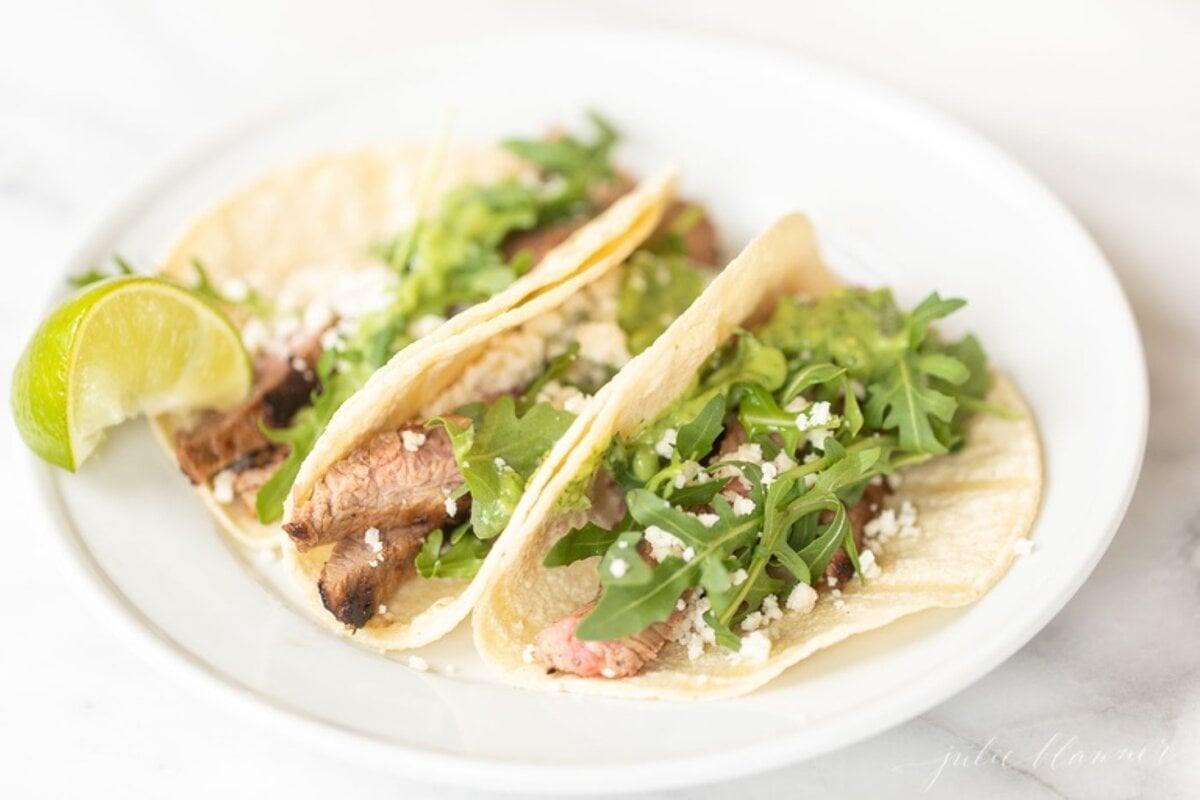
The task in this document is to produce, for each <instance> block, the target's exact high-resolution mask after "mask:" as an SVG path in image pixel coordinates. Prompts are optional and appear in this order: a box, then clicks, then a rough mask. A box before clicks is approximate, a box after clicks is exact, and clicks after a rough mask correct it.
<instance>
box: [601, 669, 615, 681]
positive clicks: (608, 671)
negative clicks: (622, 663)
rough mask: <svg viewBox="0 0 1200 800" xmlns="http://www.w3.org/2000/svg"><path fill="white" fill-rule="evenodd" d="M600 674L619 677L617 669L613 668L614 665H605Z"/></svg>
mask: <svg viewBox="0 0 1200 800" xmlns="http://www.w3.org/2000/svg"><path fill="white" fill-rule="evenodd" d="M600 674H601V675H602V676H603V677H605V678H615V677H617V671H616V670H615V669H613V668H612V667H604V668H603V669H601V670H600Z"/></svg>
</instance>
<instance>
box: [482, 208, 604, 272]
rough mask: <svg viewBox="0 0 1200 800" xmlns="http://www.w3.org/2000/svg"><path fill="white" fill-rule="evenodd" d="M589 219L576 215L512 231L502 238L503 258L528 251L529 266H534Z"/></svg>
mask: <svg viewBox="0 0 1200 800" xmlns="http://www.w3.org/2000/svg"><path fill="white" fill-rule="evenodd" d="M589 221H590V220H589V219H588V218H587V217H576V218H574V219H568V220H565V221H563V222H556V223H554V224H553V225H546V226H543V227H541V228H534V229H533V230H529V231H514V232H513V233H510V234H509V235H508V236H507V237H505V239H504V245H503V249H504V258H505V259H506V260H508V261H512V260H513V259H514V258H516V257H517V255H518V254H520V253H528V254H529V255H530V256H531V258H532V264H531V267H536V266H537V265H538V263H539V262H541V260H542V259H543V258H545V257H546V254H547V253H549V252H550V251H551V250H553V249H554V248H556V247H558V246H559V245H560V244H562V243H563V242H565V241H566V240H567V239H570V238H571V234H573V233H575V231H577V230H579V229H580V228H582V227H583V226H584V225H586V224H587V223H588V222H589Z"/></svg>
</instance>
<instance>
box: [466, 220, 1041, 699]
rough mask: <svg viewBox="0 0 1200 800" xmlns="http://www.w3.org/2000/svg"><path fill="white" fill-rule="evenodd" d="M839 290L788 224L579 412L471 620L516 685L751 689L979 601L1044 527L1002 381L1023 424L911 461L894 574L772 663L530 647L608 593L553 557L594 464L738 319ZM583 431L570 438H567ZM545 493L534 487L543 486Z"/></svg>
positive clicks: (1022, 429)
mask: <svg viewBox="0 0 1200 800" xmlns="http://www.w3.org/2000/svg"><path fill="white" fill-rule="evenodd" d="M837 285H838V282H837V280H836V279H835V278H834V277H833V276H832V275H831V274H830V273H829V271H828V270H827V269H826V268H825V267H824V266H823V264H822V263H821V260H820V257H819V255H818V252H817V248H816V244H815V241H814V238H813V234H812V230H811V227H810V225H809V223H808V221H807V219H806V218H805V217H803V216H802V215H800V214H792V215H790V216H787V217H784V218H783V219H781V220H780V221H778V222H777V223H775V225H773V226H772V227H771V228H770V229H769V230H767V231H766V232H765V233H764V234H763V235H762V236H760V237H759V238H758V239H757V240H755V241H754V242H752V243H751V244H750V245H749V246H748V247H747V248H746V249H745V250H744V251H743V252H742V254H741V255H740V256H738V258H737V259H735V260H734V261H733V262H732V263H731V264H730V265H729V266H728V267H726V268H725V269H724V270H723V271H722V273H721V274H720V275H719V276H718V277H717V278H716V279H715V280H714V281H713V282H712V283H711V284H710V285H709V287H708V288H707V289H706V290H705V292H704V293H703V294H702V295H701V296H700V297H699V298H698V299H697V300H696V301H695V302H694V303H693V305H692V306H691V307H690V308H689V309H688V310H687V311H686V312H685V313H684V314H683V315H681V316H680V317H678V318H677V319H676V321H675V322H674V323H673V324H672V325H671V327H670V328H668V330H667V331H666V332H665V333H664V334H663V335H662V336H660V337H659V339H658V340H657V341H656V342H655V344H654V345H652V346H651V347H650V348H648V349H647V350H645V351H643V352H642V353H641V354H639V355H638V356H637V357H636V358H635V359H633V360H632V361H631V362H630V363H629V364H628V365H627V366H626V367H625V368H624V369H623V370H622V371H621V373H620V374H619V375H618V376H617V377H616V378H614V379H613V380H612V381H611V382H610V383H609V384H608V385H607V386H605V387H604V389H603V390H601V392H600V393H599V394H597V396H596V402H595V403H594V404H593V405H592V406H591V407H590V409H589V410H588V412H586V413H585V414H584V415H582V416H580V417H579V418H578V419H576V420H575V423H574V427H575V428H576V430H575V431H574V433H573V434H572V433H570V432H569V433H568V434H567V436H565V437H564V440H563V441H562V442H560V445H561V447H560V448H559V449H560V450H564V451H565V450H566V448H568V447H569V448H571V449H570V452H558V453H552V454H551V456H550V459H551V460H556V461H557V463H558V465H559V466H558V467H557V469H556V470H555V471H554V473H553V474H552V475H551V474H548V475H546V476H545V477H546V478H547V483H546V485H545V486H543V487H540V488H538V489H537V497H536V503H535V504H534V507H533V508H531V509H530V511H529V514H528V520H529V524H527V525H526V527H525V528H524V529H523V530H521V531H520V532H519V533H518V535H517V536H516V537H514V538H512V539H510V540H509V541H508V542H507V543H506V544H507V546H506V547H505V548H504V549H503V550H502V551H498V552H497V553H495V554H494V555H496V556H497V558H498V560H499V562H500V563H497V564H496V565H494V568H493V569H492V570H490V571H489V575H488V578H489V579H488V582H487V584H486V586H484V587H483V590H482V593H481V595H480V598H479V601H478V603H477V604H476V609H475V612H474V615H473V619H472V624H473V628H474V636H475V643H476V647H477V649H478V650H479V652H480V654H481V656H482V657H483V658H484V660H485V661H486V662H488V663H489V664H490V665H491V666H493V667H495V668H496V669H497V670H498V671H499V672H500V673H501V674H502V675H504V676H505V678H506V679H508V680H509V681H511V682H512V683H514V684H517V685H520V686H526V687H531V688H540V689H550V690H568V691H575V692H581V693H590V694H600V695H609V696H614V697H625V698H662V699H672V700H693V699H700V698H714V697H729V696H734V695H740V694H745V693H747V692H750V691H752V690H754V689H755V688H757V687H759V686H761V685H762V684H764V683H766V682H767V681H769V680H771V679H772V678H774V677H775V676H777V675H779V674H780V673H781V672H783V671H784V670H785V669H787V668H788V667H789V666H791V665H793V664H795V663H797V662H798V661H800V660H802V659H804V658H806V657H807V656H809V655H811V654H812V653H814V652H816V651H817V650H820V649H823V648H825V647H829V646H830V645H833V644H835V643H836V642H839V641H841V640H843V639H845V638H847V637H849V636H852V635H854V634H856V633H861V632H864V631H868V630H872V629H874V628H879V627H882V626H884V625H887V624H888V623H890V622H892V621H893V620H896V619H898V618H900V617H902V616H905V615H908V614H913V613H916V612H918V611H922V610H924V609H929V608H937V607H954V606H962V605H965V604H967V603H971V602H973V601H974V600H976V599H978V598H979V597H980V596H981V595H983V593H984V592H986V591H987V590H988V589H989V588H991V587H992V586H993V585H994V584H995V583H996V582H997V581H998V580H999V579H1000V577H1001V576H1002V575H1003V574H1004V573H1005V571H1006V570H1007V569H1008V566H1009V564H1010V563H1011V561H1012V559H1013V557H1014V543H1015V541H1016V540H1017V539H1018V538H1020V537H1023V536H1025V535H1026V534H1027V533H1028V532H1029V530H1030V528H1031V527H1032V525H1033V521H1034V518H1035V517H1036V514H1037V510H1038V505H1039V502H1040V497H1041V486H1042V461H1041V447H1040V444H1039V441H1038V435H1037V430H1036V428H1035V425H1034V422H1033V418H1032V416H1031V413H1030V411H1029V408H1028V407H1027V406H1026V405H1025V403H1024V401H1023V400H1022V398H1021V396H1020V394H1019V393H1018V391H1017V389H1016V388H1015V387H1014V386H1013V385H1012V384H1011V383H1010V382H1009V381H1007V380H1006V379H1004V378H1003V377H1001V376H994V379H993V386H992V389H991V393H990V395H989V397H988V398H987V399H988V402H990V403H994V404H996V405H1000V406H1003V407H1006V408H1008V409H1012V410H1014V411H1016V412H1017V413H1018V414H1019V415H1020V417H1019V419H1016V420H1012V419H1005V418H1001V417H998V416H994V415H989V414H982V413H978V414H975V415H974V416H973V417H972V418H971V420H970V421H969V423H968V425H969V428H968V432H967V443H968V444H967V446H966V447H965V448H964V449H963V450H962V451H961V452H958V453H956V454H953V455H948V456H942V457H939V458H935V459H933V460H932V461H929V462H926V463H925V464H923V465H920V466H917V467H915V468H910V469H907V470H904V472H903V477H904V480H903V483H902V485H901V487H900V489H899V490H898V491H897V493H896V494H895V495H894V496H893V497H892V498H891V499H890V501H889V505H892V504H896V505H899V504H901V503H902V502H904V501H906V500H907V501H910V502H912V503H913V504H914V505H915V506H916V507H917V509H918V510H919V512H920V527H921V529H922V535H921V536H920V537H919V538H917V539H914V540H903V541H898V540H893V541H892V542H889V545H888V547H887V548H885V550H884V552H883V555H882V556H881V557H880V558H879V563H880V566H881V567H882V573H881V575H880V576H879V577H877V578H873V579H872V580H871V581H870V582H869V583H868V584H867V585H866V586H863V585H862V584H861V582H859V581H854V582H852V583H851V584H849V585H847V586H846V587H844V588H843V595H842V600H843V601H844V605H842V606H841V607H835V604H834V603H833V602H831V601H830V599H829V598H828V597H825V596H822V599H821V600H820V601H819V602H818V603H817V605H816V607H815V608H814V610H813V611H812V612H810V613H808V614H801V613H798V612H795V611H785V612H784V616H783V618H782V619H780V620H777V621H775V622H774V623H772V624H771V625H770V626H769V627H767V628H764V629H762V630H763V631H764V633H766V635H767V636H769V637H770V639H771V643H772V647H771V651H770V655H769V657H768V658H767V659H766V660H765V661H761V662H751V661H750V660H748V659H740V658H737V657H736V656H735V654H733V653H731V652H730V651H728V650H725V649H724V648H721V647H710V648H709V650H708V651H707V652H705V653H704V654H703V655H702V656H701V657H700V658H698V659H696V660H689V658H688V655H687V653H686V652H685V650H684V648H683V647H682V646H681V645H679V644H677V643H675V642H668V643H667V645H666V646H665V647H664V648H663V650H662V651H661V652H660V654H659V656H658V658H656V659H655V660H653V661H652V662H650V663H649V664H648V665H647V666H646V667H645V668H644V669H643V671H642V672H641V673H640V674H638V675H636V676H634V677H629V678H622V679H612V680H609V679H604V678H581V677H577V676H573V675H564V674H554V675H549V674H546V672H545V670H544V669H543V668H542V667H540V666H538V665H536V664H528V663H526V660H525V659H524V658H523V653H524V652H525V651H526V649H527V648H528V647H529V646H530V645H531V644H532V643H533V641H534V637H535V636H536V635H537V634H538V632H539V631H541V630H542V629H543V628H545V627H546V626H547V625H549V624H551V623H553V622H555V621H557V620H559V619H561V618H562V617H564V616H566V615H567V614H570V613H572V612H574V611H575V610H576V609H578V608H579V607H580V606H581V605H583V604H584V603H586V602H589V601H591V600H593V599H595V597H596V596H597V594H598V592H599V578H598V574H597V569H596V565H597V559H596V558H591V559H586V560H584V561H579V562H576V563H574V564H572V565H570V566H566V567H544V566H542V560H543V558H544V556H545V554H546V553H547V551H548V550H549V549H550V548H551V547H552V546H553V545H554V543H555V542H556V541H558V539H559V538H561V537H562V536H563V535H565V534H566V533H567V532H568V531H570V530H571V529H572V528H574V527H577V526H579V525H580V524H581V523H582V522H583V521H584V520H585V519H586V516H585V514H584V512H578V511H573V512H572V511H565V510H563V509H561V508H560V507H559V502H558V501H559V498H561V497H562V496H563V494H564V493H565V492H566V491H567V490H568V489H569V488H570V487H571V486H572V485H573V484H575V482H576V481H578V480H585V479H586V478H587V477H588V476H589V475H590V474H591V473H592V472H593V470H594V469H595V467H596V465H597V464H598V463H599V460H600V459H601V458H602V457H603V454H604V453H605V452H606V451H607V449H608V447H609V444H610V443H611V441H612V440H613V438H614V437H616V436H622V437H626V438H629V437H632V436H634V435H636V434H637V433H638V432H639V431H641V430H642V429H644V428H645V427H646V426H648V425H650V424H652V423H653V422H654V420H655V419H656V418H657V417H658V416H659V415H660V414H661V413H662V412H663V411H664V410H665V409H666V408H667V407H668V406H670V405H671V403H672V402H673V401H674V400H675V399H676V398H677V397H679V396H680V394H681V393H682V392H684V391H685V389H686V388H687V386H688V384H689V382H690V381H691V379H692V377H693V375H695V373H696V372H697V370H698V369H700V367H701V366H702V365H703V363H704V362H705V360H706V359H707V358H708V357H709V356H710V355H711V354H712V353H713V351H714V350H715V349H717V348H718V347H719V346H720V345H721V344H722V343H723V342H724V341H725V340H726V339H727V338H728V337H729V336H730V335H732V334H733V332H734V331H735V330H736V329H737V328H739V327H747V326H748V325H750V324H751V323H753V322H754V321H756V320H759V319H762V318H764V317H765V315H767V314H769V313H770V310H771V307H772V306H773V303H774V299H775V298H777V297H779V296H780V295H781V294H784V293H790V294H800V295H808V296H818V295H820V294H823V293H825V292H827V291H829V290H831V289H833V288H835V287H836V286H837ZM571 440H573V441H574V444H571ZM534 488H535V487H530V492H531V494H532V493H533V491H534Z"/></svg>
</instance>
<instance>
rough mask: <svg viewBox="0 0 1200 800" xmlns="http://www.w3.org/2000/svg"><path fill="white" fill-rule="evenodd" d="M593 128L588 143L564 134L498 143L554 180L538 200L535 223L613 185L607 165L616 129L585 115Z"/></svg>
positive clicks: (574, 208) (612, 172) (572, 210)
mask: <svg viewBox="0 0 1200 800" xmlns="http://www.w3.org/2000/svg"><path fill="white" fill-rule="evenodd" d="M588 119H589V120H590V121H591V123H592V127H593V128H594V129H595V132H594V136H593V138H592V140H591V141H584V140H583V139H579V138H576V137H574V136H568V135H556V136H551V137H548V138H545V139H537V140H529V139H509V140H507V141H505V142H503V143H502V144H501V146H502V147H504V148H505V149H506V150H508V151H509V152H511V153H514V154H515V155H517V156H518V157H519V158H522V159H524V160H526V161H528V162H530V163H531V164H534V165H536V166H537V167H538V168H539V169H540V170H541V171H542V173H543V174H544V175H547V176H554V177H555V178H557V179H558V180H557V182H556V184H554V186H555V187H556V188H553V189H551V190H548V191H546V192H545V193H544V195H543V197H542V198H541V204H542V209H541V214H540V215H539V222H541V223H542V224H545V223H547V222H552V221H554V220H556V219H561V218H562V217H564V216H569V215H571V214H572V213H577V212H578V211H579V210H580V206H581V205H583V206H587V205H588V204H589V201H588V195H589V193H590V192H591V191H592V190H593V189H594V188H595V187H596V186H598V185H603V184H610V185H615V184H617V182H618V180H617V174H616V171H615V170H614V169H613V167H612V164H611V162H610V156H611V154H612V149H613V147H614V146H615V145H616V143H617V140H618V139H619V138H620V134H618V132H617V130H616V128H614V127H613V126H612V124H611V123H609V122H608V120H606V119H604V118H603V117H602V116H600V115H599V114H597V113H595V112H590V113H589V114H588Z"/></svg>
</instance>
